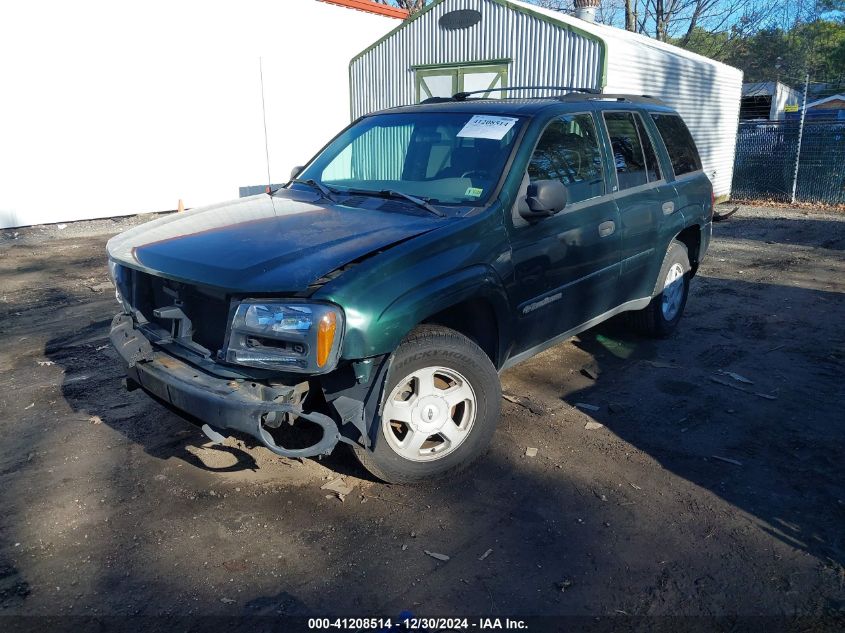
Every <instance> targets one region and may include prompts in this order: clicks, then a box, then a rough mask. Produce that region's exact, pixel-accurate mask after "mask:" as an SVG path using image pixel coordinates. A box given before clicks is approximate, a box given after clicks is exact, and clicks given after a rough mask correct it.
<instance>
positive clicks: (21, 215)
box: [0, 0, 399, 228]
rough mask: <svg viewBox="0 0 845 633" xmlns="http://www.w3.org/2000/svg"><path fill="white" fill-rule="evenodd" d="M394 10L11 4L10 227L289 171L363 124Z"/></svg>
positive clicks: (282, 2) (121, 209)
mask: <svg viewBox="0 0 845 633" xmlns="http://www.w3.org/2000/svg"><path fill="white" fill-rule="evenodd" d="M398 24H399V22H398V20H395V19H393V18H388V17H383V16H378V15H373V14H368V13H364V12H361V11H354V10H351V9H346V8H343V7H338V6H334V5H329V4H325V3H322V2H317V1H316V0H240V1H239V2H223V1H216V2H215V1H198V0H180V1H178V2H174V1H173V0H170V1H162V0H149V1H147V2H143V3H121V2H114V1H89V0H78V1H74V2H67V1H55V2H44V1H41V0H28V1H27V2H4V3H2V4H0V228H4V227H11V226H24V225H29V224H40V223H45V222H59V221H68V220H77V219H83V218H95V217H108V216H113V215H121V214H132V213H139V212H146V211H161V210H168V209H175V208H176V205H177V202H178V200H179V199H180V198H181V199H183V200H184V202H185V205H186V206H187V207H196V206H200V205H205V204H209V203H212V202H217V201H220V200H226V199H230V198H235V197H237V195H238V187H239V186H242V185H256V184H262V183H264V182H266V180H267V166H266V162H265V157H264V131H263V126H262V118H261V91H260V83H259V63H258V59H259V57H263V58H264V62H263V63H264V84H265V99H266V106H267V127H268V136H269V141H270V172H271V179H272V180H273V181H274V182H284V181H286V180H287V177H288V174H289V172H290V168H291V167H293V166H294V165H296V164H301V163H304V162H305V161H306V160H307V159H308V158H310V156H311V155H312V154H313V153H314V152H316V151H317V150H318V149H319V148H320V147H321V146H322V145H323V144H324V143H325V142H326V141H328V140H329V139H330V138H331V137H332V136H333V135H334V134H335V133H336V132H338V131H339V130H340V129H341V128H342V127H343V126H344V125H346V124H347V123H348V122H349V81H348V63H349V60H350V59H351V58H352V56H353V55H355V54H356V53H358V52H360V51H361V50H362V49H364V48H365V47H366V46H367V45H369V44H370V43H371V42H373V41H375V40H376V39H378V38H379V37H381V36H382V35H384V34H385V33H387V32H388V31H389V30H390V29H392V28H394V27H396V26H397V25H398Z"/></svg>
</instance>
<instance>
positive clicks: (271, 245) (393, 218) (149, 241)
mask: <svg viewBox="0 0 845 633" xmlns="http://www.w3.org/2000/svg"><path fill="white" fill-rule="evenodd" d="M318 201H323V202H326V201H325V200H324V199H322V198H321V197H320V196H319V195H317V194H314V193H311V192H308V191H295V190H280V191H279V192H277V193H276V194H274V195H273V196H269V195H267V194H260V195H257V196H251V197H249V198H241V199H240V200H235V201H232V202H229V203H225V204H219V205H214V206H210V207H205V208H201V209H192V210H191V211H186V212H182V213H174V214H172V215H169V216H167V217H164V218H160V219H158V220H154V221H152V222H148V223H147V224H142V225H141V226H137V227H135V228H132V229H130V230H128V231H126V232H124V233H121V234H120V235H117V236H116V237H113V238H112V239H111V240H109V243H108V245H107V250H108V253H109V256H110V257H111V258H112V259H114V260H116V261H118V262H120V263H123V264H126V265H128V266H130V267H132V268H137V269H140V270H143V271H146V272H150V273H153V274H158V275H161V276H163V277H169V278H171V279H176V280H178V281H183V282H188V283H195V284H203V285H207V286H215V287H218V288H222V289H225V290H228V291H234V292H239V293H241V292H244V293H250V292H256V293H257V292H300V291H303V290H305V289H306V288H307V287H308V285H309V284H311V283H312V282H313V281H315V280H317V279H319V278H320V277H322V276H323V275H325V274H327V273H329V272H331V271H333V270H335V269H337V268H340V267H341V266H343V265H344V264H348V263H349V262H351V261H353V260H356V259H359V258H361V257H364V256H365V255H368V254H370V253H372V252H373V251H377V250H380V249H384V248H386V247H389V246H390V245H392V244H395V243H397V242H400V241H403V240H406V239H408V238H411V237H414V236H416V235H420V234H422V233H426V232H428V231H431V230H432V229H435V228H437V227H438V226H442V225H443V223H444V222H445V221H448V220H443V219H439V218H435V217H433V216H418V215H411V214H408V213H403V212H401V211H397V210H396V206H395V201H393V200H375V199H374V200H373V201H372V203H373V204H374V205H375V206H380V205H383V204H384V205H390V207H391V210H390V211H379V210H377V209H372V208H370V209H361V208H357V207H347V206H343V205H340V204H330V203H329V204H317V202H318Z"/></svg>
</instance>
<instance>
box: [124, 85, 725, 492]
mask: <svg viewBox="0 0 845 633" xmlns="http://www.w3.org/2000/svg"><path fill="white" fill-rule="evenodd" d="M467 97H468V95H467V94H462V95H456V96H455V97H454V98H451V99H430V100H429V101H428V102H425V103H423V104H420V105H415V106H407V107H399V108H394V109H391V110H387V111H383V112H377V113H374V114H371V115H368V116H365V117H363V118H361V119H359V120H357V121H355V122H354V123H353V124H352V125H350V126H349V127H348V128H346V129H345V130H343V131H342V132H341V133H340V134H339V135H338V136H336V137H335V138H334V139H333V140H332V141H331V142H330V143H329V144H328V145H326V146H325V148H323V150H322V151H320V152H319V153H318V154H317V155H316V156H315V157H314V158H313V159H312V160H311V162H310V163H308V165H306V166H305V167H301V168H297V169H296V170H294V175H293V177H292V179H291V181H290V182H289V183H288V184H287V185H285V186H284V187H281V188H279V189H277V190H275V191H272V190H270V189H268V193H265V194H261V195H257V196H252V197H247V198H242V199H240V200H236V201H234V202H229V203H225V204H220V205H216V206H211V207H206V208H202V209H194V210H191V211H187V212H183V213H178V214H172V215H170V216H167V217H165V218H161V219H158V220H155V221H153V222H149V223H147V224H144V225H142V226H138V227H136V228H133V229H130V230H129V231H126V232H125V233H122V234H120V235H118V236H116V237H114V238H113V239H112V240H111V241H110V242H109V243H108V247H107V248H108V256H109V268H110V272H111V275H112V279H113V281H114V283H115V286H116V288H117V296H118V300H119V301H120V303H121V305H122V308H123V309H122V311H121V312H120V313H119V314H118V315H117V316H116V317H115V319H114V322H113V324H112V330H111V341H112V343H113V344H114V346H115V347H116V349H117V350H118V352H119V353H120V356H121V358H122V359H123V362H124V365H125V366H126V373H127V375H128V380H127V385H128V386H129V388H136V387H142V388H143V389H144V390H145V391H146V392H148V393H149V394H151V395H152V396H154V397H156V398H157V399H159V400H161V401H163V402H165V403H166V404H168V405H170V406H172V407H174V408H176V409H178V410H180V411H182V412H184V413H187V414H188V415H190V416H191V417H193V418H194V419H196V420H197V421H198V422H199V423H200V424H202V428H203V430H204V431H205V432H206V434H207V435H208V436H209V437H210V438H212V439H213V440H218V441H219V440H220V439H222V434H228V433H230V432H236V433H241V434H244V433H245V434H248V435H251V436H252V437H253V438H255V439H256V440H257V441H258V442H261V443H262V444H263V445H264V446H266V447H267V448H268V449H270V450H271V451H273V452H274V453H277V454H279V455H283V456H287V457H308V456H315V455H324V454H328V453H329V452H331V451H332V450H333V448H334V447H335V446H336V444H337V443H338V442H342V443H345V444H348V445H350V446H351V447H352V449H353V451H354V453H355V455H357V457H358V459H359V460H360V461H361V463H362V464H363V465H364V466H365V467H366V468H367V469H368V470H369V471H370V472H371V473H372V474H374V475H375V476H376V477H379V478H380V479H383V480H385V481H389V482H399V483H412V482H418V481H422V480H427V479H431V478H435V477H440V476H443V475H446V474H448V473H453V472H455V471H457V470H460V469H462V468H464V467H466V466H467V465H468V464H470V463H471V462H472V461H473V460H475V459H476V458H477V457H478V456H479V455H481V454H482V453H483V452H484V450H485V449H486V447H487V446H488V444H489V442H490V439H491V437H492V435H493V432H494V430H495V428H496V424H497V422H498V419H499V413H500V400H501V387H500V384H499V376H498V372H501V371H502V370H504V369H506V368H508V367H511V366H513V365H514V364H516V363H519V362H520V361H523V360H525V359H527V358H530V357H531V356H533V355H535V354H537V353H539V352H541V351H542V350H544V349H546V348H548V347H549V346H552V345H555V344H556V343H558V342H560V341H563V340H564V339H566V338H568V337H571V336H573V335H574V334H577V333H578V332H581V331H583V330H585V329H587V328H590V327H592V326H594V325H596V324H597V323H600V322H601V321H604V320H605V319H608V318H610V317H612V316H614V315H616V314H619V313H621V312H625V311H628V312H631V316H632V318H631V323H632V324H633V325H635V326H636V327H637V328H638V329H640V330H641V331H643V332H645V333H646V334H650V335H655V336H666V335H668V334H669V333H671V332H672V330H673V329H674V328H675V326H676V325H677V324H678V321H679V320H680V318H681V314H682V313H683V310H684V304H685V302H686V300H687V292H688V288H689V282H690V278H691V277H692V276H693V275H694V274H695V272H696V269H697V267H698V265H699V262H700V261H701V258H702V257H703V256H704V254H705V252H706V250H707V246H708V244H709V241H710V234H711V220H712V215H713V194H712V186H711V184H710V181H709V180H708V178H707V176H706V175H705V174H704V173H703V171H702V168H701V162H700V159H699V156H698V153H697V151H696V148H695V144H694V143H693V140H692V137H691V136H690V133H689V131H688V130H687V127H686V125H685V124H684V122H683V121H682V120H681V118H680V117H679V116H678V114H677V113H676V112H674V111H673V110H671V109H670V108H668V107H666V106H665V105H663V104H661V103H660V102H658V101H657V100H655V99H652V98H649V97H631V96H616V95H595V94H568V95H566V96H563V97H559V98H543V99H502V100H493V99H474V98H467Z"/></svg>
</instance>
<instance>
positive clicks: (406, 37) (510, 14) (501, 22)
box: [350, 0, 604, 118]
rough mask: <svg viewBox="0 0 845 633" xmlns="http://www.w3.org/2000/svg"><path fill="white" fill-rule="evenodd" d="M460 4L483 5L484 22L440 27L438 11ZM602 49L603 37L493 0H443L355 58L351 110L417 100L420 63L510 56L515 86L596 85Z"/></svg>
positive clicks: (511, 82)
mask: <svg viewBox="0 0 845 633" xmlns="http://www.w3.org/2000/svg"><path fill="white" fill-rule="evenodd" d="M458 9H474V10H476V11H479V12H480V13H481V14H482V16H483V17H482V20H481V22H479V23H478V24H476V25H475V26H472V27H470V28H468V29H460V30H455V31H447V30H445V29H442V28H441V27H440V25H439V20H440V17H441V16H442V15H443V14H444V13H448V12H450V11H455V10H458ZM603 48H604V47H603V45H602V43H601V41H600V40H598V39H590V38H588V37H585V36H584V35H581V34H579V33H576V32H572V31H568V30H566V29H565V28H561V27H559V26H555V25H554V24H550V23H549V22H548V21H545V20H542V19H540V18H537V17H534V16H531V15H528V14H526V13H522V12H519V11H514V10H512V9H509V8H508V7H506V6H503V5H501V4H498V3H496V2H491V1H490V0H444V1H443V2H441V3H440V4H438V5H435V6H434V7H433V8H432V9H430V10H429V11H427V12H426V13H425V14H423V15H422V16H421V17H420V18H418V19H416V20H413V21H412V22H410V23H409V24H408V25H407V26H405V27H404V28H402V29H400V30H399V31H397V32H396V33H395V34H394V35H392V36H390V37H388V38H387V39H386V40H384V41H383V42H381V43H380V44H378V45H377V46H376V47H375V48H373V49H371V50H369V51H367V52H366V53H365V54H364V55H363V56H361V57H359V58H356V59H355V60H353V62H352V64H351V66H350V72H351V79H352V82H351V84H352V95H351V100H352V117H353V118H357V117H359V116H361V115H362V114H366V113H368V112H373V111H374V110H380V109H382V108H390V107H393V106H397V105H406V104H410V103H414V101H415V99H416V86H415V83H414V70H413V67H414V66H424V65H433V64H462V63H465V62H480V61H492V60H502V59H510V60H512V63H511V64H510V65H509V68H508V85H511V86H517V85H527V84H528V85H568V86H583V87H588V88H598V87H600V85H599V83H600V80H601V71H602V54H603ZM542 94H543V93H541V92H538V93H537V95H535V96H539V95H542Z"/></svg>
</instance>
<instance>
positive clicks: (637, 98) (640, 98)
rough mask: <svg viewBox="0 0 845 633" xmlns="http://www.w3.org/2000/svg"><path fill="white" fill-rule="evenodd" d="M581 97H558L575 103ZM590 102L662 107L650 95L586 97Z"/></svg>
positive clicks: (598, 95)
mask: <svg viewBox="0 0 845 633" xmlns="http://www.w3.org/2000/svg"><path fill="white" fill-rule="evenodd" d="M583 98H584V97H583V96H581V95H571V94H570V95H562V96H560V97H559V99H560V100H561V101H575V100H579V99H583ZM587 98H588V99H590V100H591V101H623V102H628V103H651V104H657V105H663V101H661V100H660V99H658V98H657V97H652V96H651V95H621V94H597V95H594V96H591V97H587Z"/></svg>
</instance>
